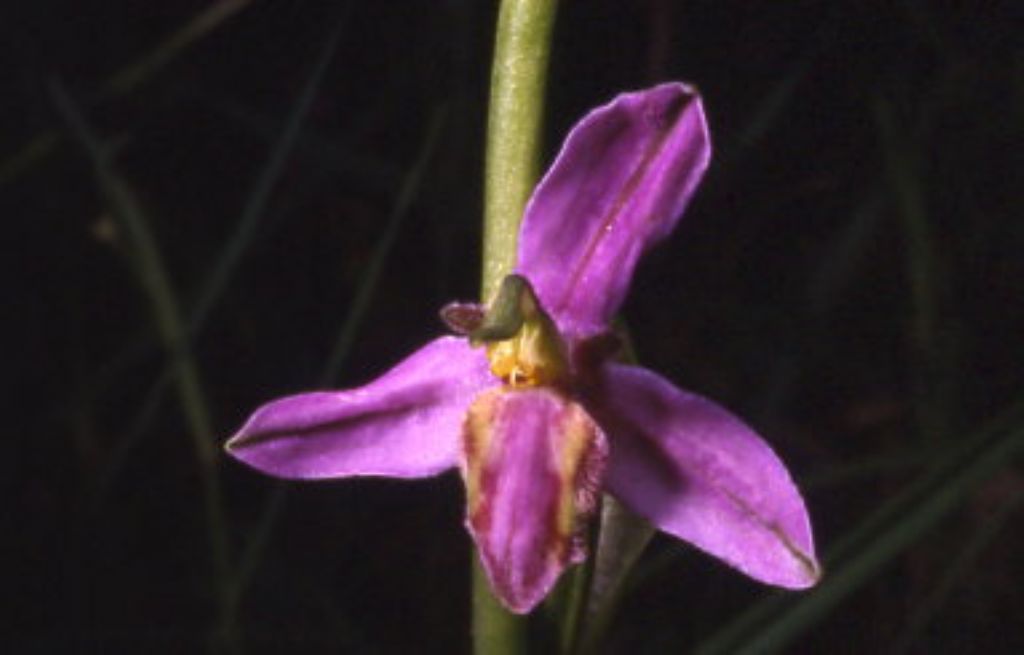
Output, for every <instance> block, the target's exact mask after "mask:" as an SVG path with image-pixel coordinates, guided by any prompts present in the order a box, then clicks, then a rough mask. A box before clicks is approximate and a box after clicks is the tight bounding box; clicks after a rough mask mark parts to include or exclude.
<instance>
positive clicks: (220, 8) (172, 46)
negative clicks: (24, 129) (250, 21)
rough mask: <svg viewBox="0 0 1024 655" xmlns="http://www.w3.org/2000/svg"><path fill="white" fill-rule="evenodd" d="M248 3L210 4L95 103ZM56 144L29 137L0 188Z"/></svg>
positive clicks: (7, 164)
mask: <svg viewBox="0 0 1024 655" xmlns="http://www.w3.org/2000/svg"><path fill="white" fill-rule="evenodd" d="M250 2H251V0H220V2H216V3H214V4H212V5H210V6H209V7H207V8H206V9H204V10H203V11H201V12H199V13H198V14H196V15H195V16H193V17H192V19H191V20H190V21H188V22H187V23H185V25H183V26H182V27H181V28H180V29H178V30H176V31H174V32H173V33H171V34H170V35H169V36H168V37H167V38H166V39H164V40H163V41H161V42H160V43H158V44H157V45H156V47H154V48H153V49H152V50H150V51H149V52H147V53H146V54H144V55H143V56H142V57H140V58H139V59H137V60H136V61H134V62H132V63H131V64H128V65H127V66H125V67H124V68H122V69H120V70H118V71H117V72H115V73H114V74H113V75H111V76H110V78H109V79H107V81H106V83H105V84H104V85H103V86H102V88H101V89H100V92H99V93H98V94H96V98H95V100H96V101H102V100H106V99H108V98H113V97H117V96H120V95H124V94H126V93H128V92H129V91H131V90H132V89H134V88H135V87H137V86H139V85H140V84H142V83H143V82H145V81H146V80H148V79H150V78H151V77H152V76H153V75H155V74H156V73H157V72H158V71H159V70H160V69H161V68H163V67H164V66H165V65H167V64H168V63H169V62H171V61H173V60H174V58H175V57H177V56H178V55H180V54H181V53H182V52H183V51H184V50H185V49H186V48H188V47H189V46H190V45H192V44H193V43H195V42H196V41H198V40H199V39H201V38H202V37H204V36H206V35H207V34H209V33H210V32H212V31H213V30H214V29H215V28H217V27H218V26H220V25H221V24H222V23H223V22H224V21H225V20H227V19H228V18H230V17H231V16H233V15H234V14H236V13H237V12H238V11H239V10H241V9H243V8H245V7H246V6H247V5H249V3H250ZM60 142H61V135H60V133H59V132H57V131H56V130H50V131H46V132H41V133H39V134H37V135H36V136H34V137H32V138H31V139H30V140H29V142H28V143H26V144H25V145H24V146H23V147H22V148H21V150H19V151H18V152H16V153H15V154H13V155H11V156H10V157H8V158H7V159H5V160H4V161H3V162H2V163H0V186H4V185H6V184H8V183H10V182H12V181H13V180H15V179H17V178H18V176H20V175H21V174H22V173H24V172H25V171H27V170H28V169H29V168H31V167H32V166H33V165H35V164H36V163H37V162H40V161H42V160H43V159H44V158H45V157H47V156H49V155H50V154H51V153H52V152H53V151H54V150H55V149H56V148H57V146H59V145H60Z"/></svg>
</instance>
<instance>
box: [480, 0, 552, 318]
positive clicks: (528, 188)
mask: <svg viewBox="0 0 1024 655" xmlns="http://www.w3.org/2000/svg"><path fill="white" fill-rule="evenodd" d="M557 6H558V3H557V0H502V2H501V8H500V10H499V14H498V29H497V36H496V38H495V46H494V64H493V66H492V68H491V106H490V114H489V116H488V122H487V158H486V172H485V187H484V261H483V295H484V299H485V300H486V299H487V298H488V297H490V294H491V293H493V291H494V290H495V289H496V288H497V287H498V283H499V282H501V279H502V278H503V277H505V276H506V275H508V274H509V273H510V272H511V271H512V269H513V267H514V266H515V263H516V239H517V237H518V236H519V223H520V221H521V220H522V217H523V208H525V207H526V201H527V200H529V198H530V193H532V191H533V186H534V184H536V182H537V178H538V176H539V173H540V170H539V167H540V141H541V125H542V123H543V113H544V88H545V83H546V81H547V70H548V57H549V54H550V51H551V33H552V27H553V26H554V22H555V10H556V8H557Z"/></svg>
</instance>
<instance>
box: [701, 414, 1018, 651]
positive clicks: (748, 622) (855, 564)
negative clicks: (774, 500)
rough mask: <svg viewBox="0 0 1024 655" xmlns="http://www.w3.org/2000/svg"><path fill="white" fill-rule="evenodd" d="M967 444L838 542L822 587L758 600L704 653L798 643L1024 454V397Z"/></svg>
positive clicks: (711, 641)
mask: <svg viewBox="0 0 1024 655" xmlns="http://www.w3.org/2000/svg"><path fill="white" fill-rule="evenodd" d="M965 442H966V445H967V448H966V449H957V450H955V451H954V452H952V453H951V454H950V455H949V457H947V458H946V461H945V462H943V465H942V466H941V467H939V469H938V471H937V474H928V475H925V476H923V478H922V479H921V480H919V481H918V483H915V484H912V485H911V487H910V488H909V489H907V490H906V491H904V492H903V493H901V494H900V495H899V496H897V497H896V498H895V499H893V500H892V501H890V502H889V503H887V504H885V505H884V506H883V507H882V508H880V509H879V510H878V511H877V512H876V513H875V514H873V515H871V516H870V517H868V519H866V520H865V521H864V522H863V523H862V524H861V526H859V527H858V529H856V530H855V531H854V533H853V538H850V539H847V540H846V543H845V544H843V545H842V547H841V548H836V549H835V550H836V551H838V552H836V553H835V554H834V555H833V556H832V557H830V558H828V559H830V560H833V561H837V562H838V563H837V564H835V565H833V566H831V567H829V566H826V574H825V577H824V578H823V580H822V582H821V584H820V585H819V586H818V587H817V589H815V590H814V591H812V592H809V593H807V594H806V595H802V596H792V595H788V594H787V595H776V596H773V597H771V598H769V599H767V600H766V601H764V602H762V603H759V604H758V605H756V606H755V607H754V608H752V609H751V610H750V611H749V612H747V613H746V614H745V615H742V616H741V617H740V618H739V619H738V620H737V621H736V622H735V623H734V624H732V625H730V626H727V627H726V628H725V629H724V630H722V631H721V632H719V633H718V634H717V635H715V636H713V637H712V638H711V639H709V640H707V641H706V642H704V643H703V644H701V645H700V647H699V648H698V650H697V652H698V653H702V654H703V655H712V654H717V653H730V654H732V653H768V652H778V651H780V650H782V649H784V648H786V647H787V646H789V645H791V644H792V643H793V642H794V641H795V640H796V639H798V638H799V636H800V635H801V634H802V633H803V632H805V631H806V630H808V629H810V628H811V627H812V626H813V625H815V624H816V623H818V622H819V621H821V620H822V619H823V618H825V617H826V616H827V615H828V613H829V612H830V611H831V610H833V609H834V608H835V607H836V606H837V605H838V604H839V603H840V602H841V601H842V600H844V599H845V598H846V597H847V596H849V595H850V594H851V593H853V592H854V591H856V590H857V589H858V588H859V587H861V586H862V585H863V584H865V583H866V582H867V581H868V580H869V579H870V578H871V577H873V576H875V575H877V574H878V573H879V572H880V571H881V569H882V568H883V567H884V566H886V565H887V564H889V563H890V562H891V561H892V560H893V559H894V558H895V557H897V556H898V555H899V554H900V553H902V552H903V551H904V550H905V549H906V548H908V547H909V546H911V545H912V544H913V543H915V542H916V541H917V540H918V539H920V538H922V537H923V536H924V535H925V533H926V532H927V531H928V530H929V529H930V528H932V527H933V526H934V525H935V524H936V523H937V522H938V521H939V520H940V519H942V518H943V517H945V516H946V515H947V514H949V513H950V512H951V511H953V510H955V509H956V508H957V507H959V506H960V504H961V503H962V502H963V501H964V500H965V499H966V498H967V497H968V495H969V494H970V493H971V492H973V491H974V490H975V489H976V488H977V487H978V486H979V485H980V484H982V483H984V482H985V481H986V480H987V479H989V477H990V476H991V475H992V474H993V473H995V472H996V471H998V470H999V469H1000V468H1001V467H1002V466H1005V465H1007V464H1008V463H1009V462H1010V461H1011V460H1012V459H1013V458H1014V457H1016V456H1017V455H1019V453H1020V451H1021V447H1022V445H1024V401H1018V402H1017V403H1015V404H1014V405H1013V406H1012V407H1011V408H1010V409H1008V410H1006V411H1005V412H1003V414H1002V415H1001V416H1000V417H999V418H997V419H995V420H994V421H992V422H991V423H990V424H989V425H988V426H986V427H985V428H983V429H981V430H979V431H978V432H977V433H975V434H974V435H973V436H971V437H970V438H968V439H966V440H965ZM922 482H923V483H922ZM894 509H895V510H897V511H894ZM865 528H871V529H865Z"/></svg>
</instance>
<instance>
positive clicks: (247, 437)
mask: <svg viewBox="0 0 1024 655" xmlns="http://www.w3.org/2000/svg"><path fill="white" fill-rule="evenodd" d="M492 384H494V378H493V376H491V375H490V372H489V371H488V368H487V359H486V357H485V356H484V353H483V352H482V351H481V350H479V349H471V348H470V346H469V344H468V343H467V342H466V340H465V339H459V338H455V337H443V338H440V339H437V340H435V341H432V342H430V343H428V344H427V345H426V346H424V347H423V348H421V349H419V350H418V351H416V352H415V353H413V354H412V355H411V356H410V357H408V358H407V359H406V360H405V361H403V362H401V363H400V364H399V365H398V366H396V367H395V368H393V369H391V370H390V371H389V372H388V373H386V374H384V375H383V376H381V377H379V378H377V379H376V380H374V381H373V382H371V383H370V384H368V385H366V386H364V387H360V388H357V389H349V390H345V391H326V392H314V393H304V394H299V395H297V396H290V397H287V398H281V399H280V400H275V401H273V402H270V403H268V404H266V405H264V406H263V407H261V408H259V409H258V410H256V412H255V413H254V414H253V415H252V416H251V417H250V418H249V420H248V421H247V422H246V424H245V425H244V426H243V427H242V429H241V430H240V431H239V432H238V434H236V435H235V436H234V437H232V438H231V440H230V441H229V442H228V443H227V446H226V447H227V449H228V452H229V453H231V454H232V455H234V456H235V457H237V458H238V459H240V460H241V461H243V462H245V463H246V464H248V465H250V466H252V467H254V468H256V469H259V470H260V471H263V472H264V473H269V474H271V475H276V476H278V477H282V478H304V479H311V478H337V477H344V476H350V475H382V476H390V477H397V478H418V477H425V476H430V475H434V474H437V473H440V472H441V471H444V470H445V469H448V468H451V467H454V466H455V465H456V464H457V463H458V461H459V458H458V453H459V435H460V434H461V430H462V421H463V418H464V417H465V414H466V408H467V407H469V404H470V402H471V401H472V399H473V397H474V396H475V395H476V394H477V393H479V392H480V390H481V389H484V388H485V387H487V386H489V385H492Z"/></svg>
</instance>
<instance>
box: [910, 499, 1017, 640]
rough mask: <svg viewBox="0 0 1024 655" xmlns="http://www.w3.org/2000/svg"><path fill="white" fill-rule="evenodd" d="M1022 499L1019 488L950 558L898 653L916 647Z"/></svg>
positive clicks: (912, 620) (916, 610) (915, 612)
mask: <svg viewBox="0 0 1024 655" xmlns="http://www.w3.org/2000/svg"><path fill="white" fill-rule="evenodd" d="M1022 502H1024V491H1022V490H1020V489H1017V490H1016V492H1014V493H1012V494H1011V495H1010V496H1009V497H1008V498H1006V499H1005V500H1004V501H1003V502H1002V504H1001V505H1000V506H999V508H998V509H997V510H996V511H995V512H993V513H992V515H991V516H989V517H986V520H985V522H984V523H983V524H982V525H981V528H980V529H979V530H978V531H977V532H975V533H974V534H973V535H971V539H970V541H969V543H968V544H967V545H966V546H965V547H964V548H963V549H962V550H961V551H960V553H958V554H957V556H956V558H954V559H951V560H950V562H949V564H948V565H947V566H946V569H945V571H944V573H943V575H942V577H941V578H939V580H938V582H937V583H936V584H935V586H934V588H933V590H932V592H931V593H930V594H929V595H928V597H927V598H925V599H924V601H923V602H922V603H920V604H917V605H916V606H915V607H914V610H913V612H912V613H911V615H910V619H909V620H908V621H907V628H906V630H905V631H904V633H903V636H902V637H900V639H899V640H898V641H897V642H896V644H895V645H894V646H893V648H892V652H893V653H894V655H895V654H899V653H908V652H911V651H912V650H913V648H914V645H915V642H916V641H917V638H918V637H919V636H920V634H921V633H922V632H923V631H924V629H925V628H926V627H928V624H929V623H930V622H931V621H932V619H933V618H934V616H935V614H936V613H937V612H938V610H939V609H940V608H941V607H942V604H943V603H945V602H946V600H947V599H948V598H949V597H950V595H951V594H952V593H953V591H954V589H956V586H957V584H958V583H961V582H963V581H964V578H966V577H967V575H968V574H969V573H970V572H971V569H972V568H973V567H974V566H975V565H976V564H977V562H978V559H979V558H980V557H981V555H982V554H983V553H984V551H985V549H986V548H987V547H988V546H989V545H990V544H991V543H992V542H993V541H995V539H996V537H998V536H999V535H1000V533H1001V532H1002V530H1003V528H1005V527H1006V526H1007V524H1008V523H1009V520H1010V518H1011V517H1012V516H1013V513H1014V512H1015V511H1017V510H1018V509H1019V508H1020V506H1021V504H1022Z"/></svg>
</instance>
